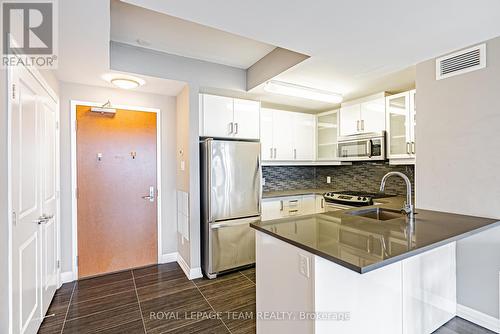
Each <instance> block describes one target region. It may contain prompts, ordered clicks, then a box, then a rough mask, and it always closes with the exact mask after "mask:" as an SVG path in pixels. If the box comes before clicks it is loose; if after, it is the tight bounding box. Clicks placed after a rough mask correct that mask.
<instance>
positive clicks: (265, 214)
mask: <svg viewBox="0 0 500 334" xmlns="http://www.w3.org/2000/svg"><path fill="white" fill-rule="evenodd" d="M319 197H320V198H321V199H323V196H320V195H314V194H310V195H300V196H285V197H273V198H265V199H263V200H262V217H261V220H263V221H264V220H273V219H278V218H285V217H292V216H303V215H312V214H314V213H318V212H324V202H321V200H320V199H319ZM318 203H320V204H319V207H318Z"/></svg>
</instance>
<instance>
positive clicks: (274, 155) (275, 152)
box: [274, 147, 276, 159]
mask: <svg viewBox="0 0 500 334" xmlns="http://www.w3.org/2000/svg"><path fill="white" fill-rule="evenodd" d="M274 159H276V147H275V148H274Z"/></svg>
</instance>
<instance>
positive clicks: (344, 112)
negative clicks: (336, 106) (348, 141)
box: [339, 104, 361, 136]
mask: <svg viewBox="0 0 500 334" xmlns="http://www.w3.org/2000/svg"><path fill="white" fill-rule="evenodd" d="M339 117H340V135H341V136H350V135H355V134H358V133H360V132H361V124H360V120H361V105H360V104H353V105H349V106H345V107H342V108H340V116H339Z"/></svg>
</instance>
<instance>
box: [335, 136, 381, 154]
mask: <svg viewBox="0 0 500 334" xmlns="http://www.w3.org/2000/svg"><path fill="white" fill-rule="evenodd" d="M337 152H338V156H339V159H340V160H341V161H366V160H385V158H386V156H385V131H383V132H374V133H364V134H359V135H352V136H345V137H339V138H338V143H337Z"/></svg>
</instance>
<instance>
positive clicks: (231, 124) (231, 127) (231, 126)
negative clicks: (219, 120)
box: [229, 122, 234, 134]
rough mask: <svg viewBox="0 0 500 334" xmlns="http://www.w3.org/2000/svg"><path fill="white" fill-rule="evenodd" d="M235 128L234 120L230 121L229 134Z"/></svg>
mask: <svg viewBox="0 0 500 334" xmlns="http://www.w3.org/2000/svg"><path fill="white" fill-rule="evenodd" d="M233 130H234V126H233V122H231V123H229V134H232V133H233Z"/></svg>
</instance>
